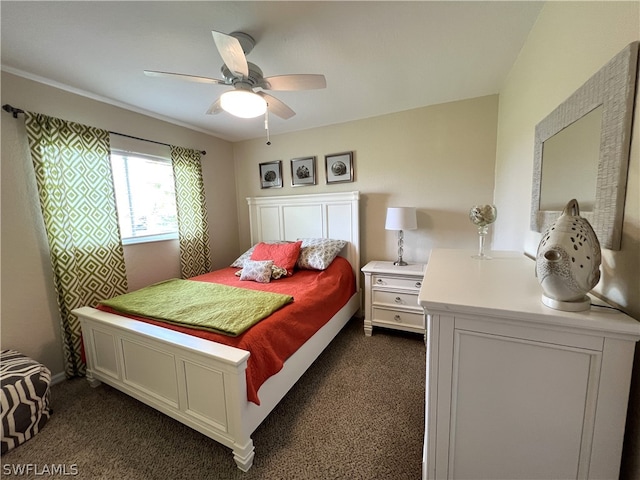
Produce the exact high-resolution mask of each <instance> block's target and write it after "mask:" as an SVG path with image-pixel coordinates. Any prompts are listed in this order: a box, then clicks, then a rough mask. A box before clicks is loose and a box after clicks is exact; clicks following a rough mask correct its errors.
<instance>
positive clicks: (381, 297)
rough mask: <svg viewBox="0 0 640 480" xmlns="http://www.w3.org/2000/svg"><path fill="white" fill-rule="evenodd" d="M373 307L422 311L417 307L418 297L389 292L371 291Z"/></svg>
mask: <svg viewBox="0 0 640 480" xmlns="http://www.w3.org/2000/svg"><path fill="white" fill-rule="evenodd" d="M373 304H374V305H388V306H390V307H404V308H411V309H414V310H418V311H422V307H421V306H420V305H418V295H417V294H411V293H399V292H397V291H396V292H389V291H385V290H374V291H373Z"/></svg>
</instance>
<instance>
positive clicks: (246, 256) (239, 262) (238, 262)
mask: <svg viewBox="0 0 640 480" xmlns="http://www.w3.org/2000/svg"><path fill="white" fill-rule="evenodd" d="M265 243H272V244H274V245H277V244H282V243H291V242H288V241H286V240H276V241H274V242H265ZM257 245H258V244H257V243H256V244H255V245H254V246H252V247H251V248H249V250H247V251H246V252H244V253H243V254H242V255H240V256H239V257H238V258H236V259H235V261H234V262H233V263H232V264H231V265H229V266H230V267H235V268H242V267H243V266H244V262H245V261H246V260H249V259H250V258H251V254H252V253H253V251H254V250H255V248H256V246H257Z"/></svg>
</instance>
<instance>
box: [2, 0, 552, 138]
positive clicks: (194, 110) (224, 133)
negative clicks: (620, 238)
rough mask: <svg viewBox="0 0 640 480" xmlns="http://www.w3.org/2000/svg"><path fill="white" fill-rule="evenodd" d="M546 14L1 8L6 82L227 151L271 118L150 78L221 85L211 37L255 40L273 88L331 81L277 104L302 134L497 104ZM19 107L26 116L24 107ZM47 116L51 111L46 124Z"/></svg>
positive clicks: (92, 4) (158, 5)
mask: <svg viewBox="0 0 640 480" xmlns="http://www.w3.org/2000/svg"><path fill="white" fill-rule="evenodd" d="M541 7H542V2H539V1H535V2H524V1H513V2H510V1H470V2H463V1H454V0H449V1H431V2H427V1H409V2H399V1H390V2H340V1H321V2H287V1H278V2H266V1H259V2H247V1H235V2H188V1H174V2H169V1H150V2H139V1H118V2H106V1H87V2H84V1H80V2H78V1H71V2H61V1H45V2H31V1H27V2H25V1H15V2H12V1H6V0H3V1H2V2H1V3H0V15H1V21H2V24H1V35H2V56H1V62H2V69H3V70H5V71H8V72H11V73H17V74H19V75H23V76H26V77H28V78H33V79H36V80H40V81H44V82H45V83H50V84H52V85H55V86H58V87H62V88H65V89H68V90H70V91H73V92H76V93H82V94H85V95H88V96H91V97H93V98H98V99H101V100H105V101H108V102H110V103H114V104H116V105H119V106H123V107H125V108H129V109H132V110H135V111H139V112H142V113H146V114H150V115H152V116H154V117H158V118H162V119H165V120H169V121H172V122H174V123H177V124H180V125H186V126H190V127H192V128H196V129H197V130H200V131H204V132H207V133H211V134H214V135H216V136H219V137H221V138H224V139H227V140H230V141H239V140H244V139H249V138H256V137H260V136H263V135H264V134H265V133H264V119H262V118H256V119H250V120H244V119H239V118H235V117H233V116H231V115H229V114H227V113H221V114H219V115H215V116H214V115H205V112H206V110H207V109H208V108H209V106H210V105H211V103H212V102H213V101H214V100H215V99H216V98H217V97H218V96H219V95H220V94H222V93H223V92H224V91H226V90H228V89H230V88H231V87H227V86H224V85H207V84H198V83H191V82H183V81H178V80H173V79H164V78H151V77H147V76H145V75H144V74H143V73H142V72H143V70H145V69H147V70H161V71H170V72H178V73H185V74H191V75H200V76H206V77H215V78H222V76H221V74H220V67H221V66H222V59H221V58H220V56H219V54H218V52H217V50H216V48H215V45H214V43H213V39H212V36H211V30H218V31H221V32H225V33H230V32H232V31H243V32H246V33H248V34H250V35H251V36H253V37H254V38H255V39H256V46H255V48H254V49H253V51H252V52H251V53H250V54H249V55H248V60H249V61H250V62H252V63H255V64H257V65H258V66H259V67H260V68H261V69H262V70H263V72H264V75H265V76H272V75H282V74H289V73H321V74H324V75H325V77H326V79H327V88H326V89H323V90H310V91H303V92H271V93H272V94H273V95H274V96H276V97H277V98H279V99H280V100H282V101H283V102H285V103H286V104H287V105H289V106H290V107H291V108H293V110H295V111H296V113H297V114H296V115H295V116H294V117H292V118H291V119H289V120H282V119H280V118H278V117H275V116H273V115H271V116H270V133H271V135H276V134H280V133H285V132H291V131H297V130H303V129H308V128H313V127H319V126H323V125H330V124H335V123H341V122H347V121H352V120H357V119H362V118H367V117H373V116H378V115H383V114H387V113H392V112H398V111H403V110H408V109H412V108H418V107H422V106H426V105H434V104H438V103H443V102H449V101H455V100H461V99H464V98H472V97H477V96H483V95H489V94H495V93H498V92H499V91H500V89H501V87H502V85H503V82H504V81H505V78H506V76H507V74H508V72H509V70H510V68H511V66H512V65H513V63H514V61H515V60H516V58H517V55H518V52H519V51H520V49H521V48H522V45H523V44H524V42H525V40H526V37H527V35H528V33H529V31H530V29H531V27H532V26H533V24H534V22H535V20H536V17H537V15H538V13H539V11H540V9H541ZM14 106H15V107H18V108H20V105H14ZM43 113H46V112H43Z"/></svg>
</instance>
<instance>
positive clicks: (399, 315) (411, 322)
mask: <svg viewBox="0 0 640 480" xmlns="http://www.w3.org/2000/svg"><path fill="white" fill-rule="evenodd" d="M373 321H374V322H378V323H386V324H389V325H406V326H411V327H418V328H424V314H422V313H410V312H402V311H398V310H386V309H384V308H376V307H373Z"/></svg>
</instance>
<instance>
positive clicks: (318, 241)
mask: <svg viewBox="0 0 640 480" xmlns="http://www.w3.org/2000/svg"><path fill="white" fill-rule="evenodd" d="M298 240H302V246H301V248H300V256H299V257H298V262H297V266H298V268H305V269H308V270H324V269H325V268H327V267H328V266H329V265H331V262H333V260H334V259H335V258H336V257H337V256H338V254H339V253H340V251H341V250H342V249H343V248H344V246H345V245H346V244H347V242H346V241H344V240H334V239H331V238H299V239H298Z"/></svg>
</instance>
